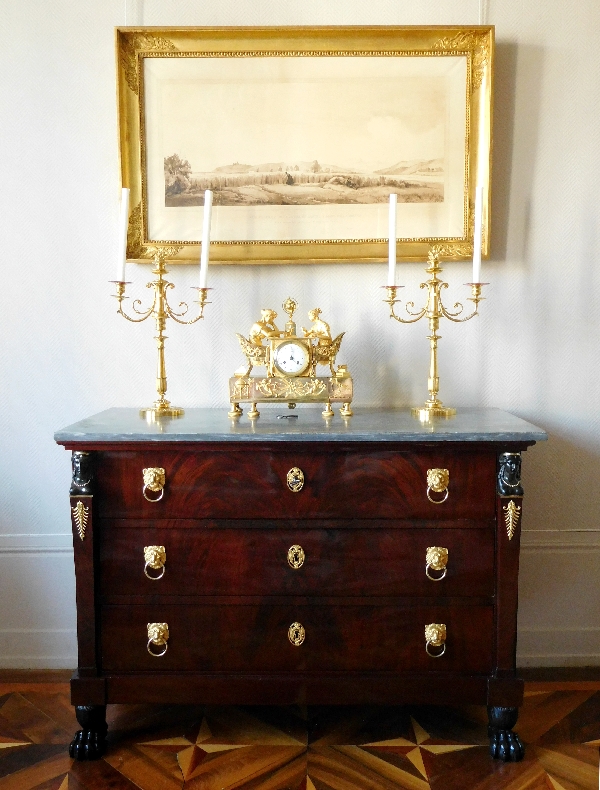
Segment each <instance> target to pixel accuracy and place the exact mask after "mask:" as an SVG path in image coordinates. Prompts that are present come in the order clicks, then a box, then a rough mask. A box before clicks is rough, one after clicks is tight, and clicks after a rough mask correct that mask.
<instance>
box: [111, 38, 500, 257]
mask: <svg viewBox="0 0 600 790" xmlns="http://www.w3.org/2000/svg"><path fill="white" fill-rule="evenodd" d="M116 36H117V71H118V79H117V82H118V101H119V134H120V150H121V171H122V182H123V186H126V187H129V188H130V190H131V195H130V217H129V232H128V244H127V254H128V258H129V259H130V260H145V259H148V258H150V257H152V255H153V253H154V251H155V250H156V248H157V247H163V248H165V252H166V254H167V255H168V256H169V258H170V259H171V261H172V262H182V263H183V262H186V261H191V260H194V261H197V260H198V258H199V248H200V237H201V230H202V216H203V202H204V191H205V190H206V189H211V190H213V193H214V202H213V214H212V232H211V249H210V258H211V262H213V263H238V264H239V263H315V262H327V263H332V262H357V263H359V262H364V261H383V260H385V259H386V257H387V239H388V200H389V195H390V193H391V192H395V193H396V194H397V195H398V212H397V233H398V244H397V254H398V257H399V258H403V259H405V260H425V259H426V258H427V252H428V249H429V246H430V245H431V244H433V243H435V244H437V245H441V249H442V251H443V255H444V257H445V258H450V259H452V258H455V259H461V258H467V257H470V256H471V255H472V252H473V230H474V228H473V226H474V199H475V188H476V186H478V185H481V186H483V191H484V201H483V203H484V205H483V241H482V249H483V254H484V255H487V254H488V252H489V217H490V210H489V209H490V206H489V194H490V153H491V111H492V79H493V58H494V29H493V27H490V26H476V27H460V26H458V27H319V28H314V27H311V28H309V27H306V28H304V27H295V28H258V27H252V28H250V27H245V28H160V29H159V28H118V29H117V31H116Z"/></svg>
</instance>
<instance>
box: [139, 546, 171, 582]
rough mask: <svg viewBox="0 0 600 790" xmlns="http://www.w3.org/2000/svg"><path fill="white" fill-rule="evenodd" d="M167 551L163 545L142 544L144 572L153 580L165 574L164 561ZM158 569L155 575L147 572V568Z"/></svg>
mask: <svg viewBox="0 0 600 790" xmlns="http://www.w3.org/2000/svg"><path fill="white" fill-rule="evenodd" d="M166 561H167V553H166V551H165V547H164V546H144V562H145V563H146V564H145V565H144V573H145V574H146V576H147V577H148V578H149V579H150V580H151V581H153V582H157V581H158V580H159V579H162V577H163V576H164V575H165V562H166ZM149 568H151V569H152V570H154V571H160V573H159V574H158V575H157V576H154V575H152V574H151V573H148V569H149Z"/></svg>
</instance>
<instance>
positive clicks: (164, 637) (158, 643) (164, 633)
mask: <svg viewBox="0 0 600 790" xmlns="http://www.w3.org/2000/svg"><path fill="white" fill-rule="evenodd" d="M168 640H169V626H168V625H167V623H148V646H147V647H148V652H149V653H150V655H151V656H154V658H160V657H161V656H164V654H165V653H166V652H167V647H168V645H167V642H168ZM152 645H154V646H155V647H158V648H161V647H162V648H163V649H162V650H161V651H160V652H157V651H156V650H154V648H153V647H152Z"/></svg>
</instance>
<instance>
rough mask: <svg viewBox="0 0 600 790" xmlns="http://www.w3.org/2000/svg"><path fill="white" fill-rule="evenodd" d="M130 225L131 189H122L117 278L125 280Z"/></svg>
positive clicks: (120, 280) (121, 280)
mask: <svg viewBox="0 0 600 790" xmlns="http://www.w3.org/2000/svg"><path fill="white" fill-rule="evenodd" d="M128 226H129V190H128V189H127V188H126V187H124V188H123V189H122V190H121V215H120V218H119V237H118V248H117V280H118V282H121V283H123V282H125V262H126V260H127V228H128Z"/></svg>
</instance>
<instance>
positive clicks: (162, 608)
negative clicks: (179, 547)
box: [101, 602, 492, 673]
mask: <svg viewBox="0 0 600 790" xmlns="http://www.w3.org/2000/svg"><path fill="white" fill-rule="evenodd" d="M101 616H102V667H103V671H104V672H138V671H155V672H156V671H161V672H163V671H165V672H168V671H196V672H201V671H210V672H215V671H298V670H307V671H313V670H314V671H353V670H365V671H377V670H380V671H432V672H452V671H460V672H461V673H466V672H475V673H476V672H489V671H490V670H491V659H492V608H491V607H484V606H456V605H455V606H452V607H449V606H448V607H446V606H416V607H413V606H410V605H406V606H368V605H367V606H353V605H349V606H331V605H309V604H306V603H294V602H290V603H289V604H288V605H276V606H267V605H250V606H228V605H198V606H173V605H164V604H160V605H156V606H143V605H142V606H105V607H103V608H102V613H101ZM148 623H167V624H168V629H169V638H168V643H167V651H166V653H165V654H164V655H163V656H162V657H156V656H152V655H150V654H149V652H148V649H147V642H148V632H147V624H148ZM296 623H299V624H301V625H302V627H303V628H304V642H303V643H302V644H301V645H299V646H295V645H293V644H292V643H291V642H290V638H289V636H288V633H289V629H290V627H291V626H292V625H293V624H296ZM430 623H443V624H444V625H445V626H446V644H445V648H446V649H445V653H444V655H442V656H441V657H440V658H432V657H431V656H429V655H428V654H427V652H426V641H425V626H426V625H428V624H430ZM296 633H297V632H296ZM151 649H155V648H152V647H151ZM430 649H432V652H434V653H435V652H440V649H439V648H438V649H436V648H430ZM162 650H164V647H159V648H158V651H159V652H162Z"/></svg>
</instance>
